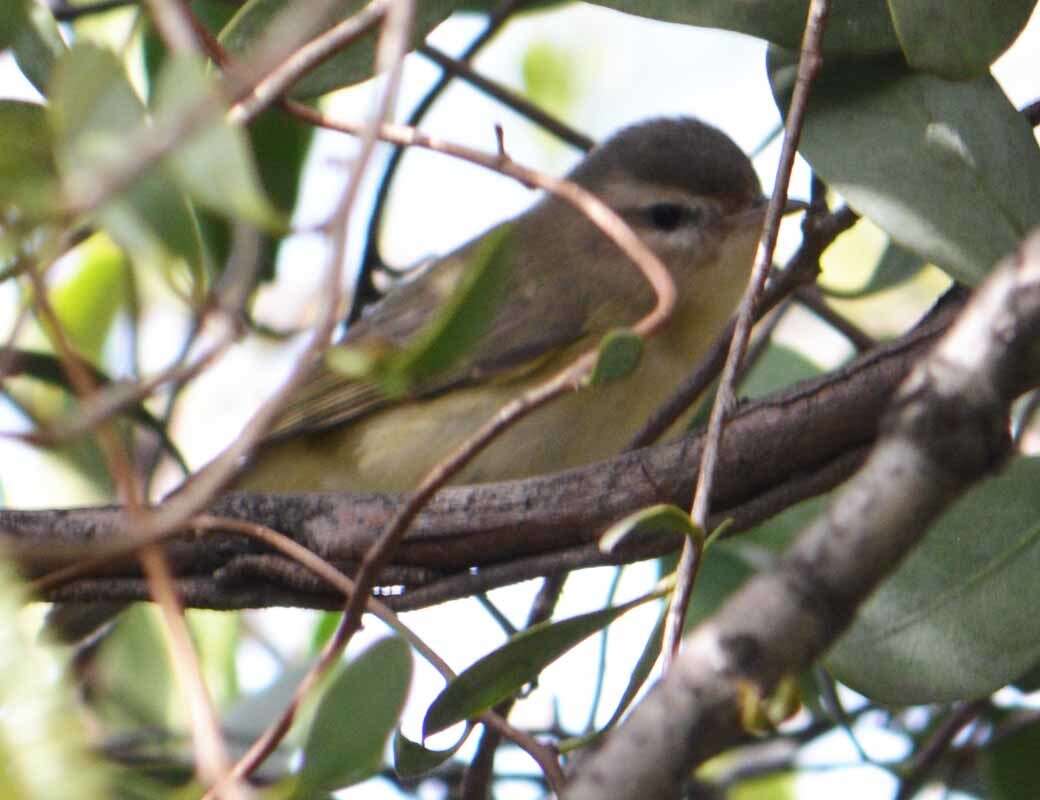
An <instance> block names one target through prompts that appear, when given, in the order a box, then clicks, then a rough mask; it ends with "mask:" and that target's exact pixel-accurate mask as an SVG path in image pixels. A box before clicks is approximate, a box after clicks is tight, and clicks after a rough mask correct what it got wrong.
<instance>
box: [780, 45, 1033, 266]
mask: <svg viewBox="0 0 1040 800" xmlns="http://www.w3.org/2000/svg"><path fill="white" fill-rule="evenodd" d="M769 61H770V65H769V66H770V80H771V81H772V83H773V92H774V95H775V96H776V97H777V98H778V103H779V104H780V105H781V106H785V105H786V104H787V102H788V98H789V90H790V86H791V79H792V77H793V71H792V67H791V63H792V62H791V58H790V55H789V54H786V53H780V52H778V51H776V50H772V51H771V52H770V59H769ZM800 152H801V153H802V154H803V155H804V156H805V157H806V158H807V159H808V161H809V163H810V164H811V165H812V167H813V169H815V170H817V171H818V172H819V173H820V175H821V176H822V177H823V179H824V180H825V181H827V183H828V184H829V185H830V186H831V188H833V189H834V190H835V191H837V192H838V193H840V194H841V195H843V196H844V197H845V198H846V199H847V200H848V201H849V204H850V205H851V206H852V207H853V208H855V209H856V210H857V211H859V212H860V213H862V214H864V215H865V216H867V217H869V218H870V219H871V220H872V221H873V222H875V223H876V224H877V225H878V226H879V227H881V228H882V229H884V230H885V231H886V232H887V233H888V234H889V236H891V237H892V239H894V240H895V241H896V242H898V243H899V244H901V245H903V246H905V247H908V248H910V249H911V250H913V251H914V252H916V253H918V254H919V255H921V256H922V257H924V258H925V259H927V260H928V261H930V262H932V263H934V264H936V265H937V266H939V267H940V268H942V269H944V270H945V271H946V272H948V273H949V274H950V275H951V276H953V277H954V278H956V279H958V280H960V281H963V282H965V283H968V284H971V285H974V284H976V283H978V282H979V281H980V280H981V279H982V278H983V277H984V276H985V275H986V274H988V272H989V270H990V269H991V267H992V266H993V264H994V263H995V262H996V261H997V260H998V259H999V258H1001V257H1002V256H1004V255H1006V254H1007V253H1008V252H1009V251H1010V250H1011V249H1012V248H1013V247H1014V246H1015V245H1016V244H1017V242H1018V241H1019V239H1021V238H1022V237H1023V236H1024V235H1025V233H1026V231H1028V230H1030V229H1031V228H1032V227H1033V226H1035V225H1036V224H1037V223H1038V222H1040V151H1038V149H1037V144H1036V140H1035V139H1034V138H1033V132H1032V129H1031V128H1030V127H1029V124H1028V123H1027V122H1026V121H1025V119H1024V118H1023V117H1022V115H1021V114H1019V113H1018V111H1017V110H1016V109H1015V107H1014V106H1013V105H1012V104H1011V103H1010V102H1009V101H1008V99H1007V97H1006V96H1005V95H1004V93H1003V91H1001V89H1000V87H999V86H998V85H997V83H996V81H995V80H994V79H993V78H992V77H991V76H989V75H986V76H984V77H981V78H978V79H976V80H973V81H969V82H958V83H955V82H952V81H946V80H943V79H941V78H936V77H934V76H931V75H925V74H921V73H913V72H910V71H908V70H907V69H906V68H905V67H904V66H901V65H900V64H898V63H896V62H878V61H875V62H852V63H834V64H830V65H828V66H827V67H826V68H825V69H824V70H823V72H822V73H821V75H820V77H819V78H818V79H817V81H816V82H815V83H814V84H813V91H812V94H811V97H810V100H809V107H808V110H807V113H806V120H805V129H804V130H803V132H802V142H801V148H800Z"/></svg>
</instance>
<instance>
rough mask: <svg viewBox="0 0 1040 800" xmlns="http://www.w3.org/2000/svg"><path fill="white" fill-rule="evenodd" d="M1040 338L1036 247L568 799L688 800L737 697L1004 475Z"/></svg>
mask: <svg viewBox="0 0 1040 800" xmlns="http://www.w3.org/2000/svg"><path fill="white" fill-rule="evenodd" d="M1038 334H1040V233H1034V234H1033V235H1032V237H1031V238H1029V239H1028V240H1027V241H1026V242H1025V243H1024V244H1023V245H1022V246H1021V248H1020V249H1019V250H1018V251H1017V252H1016V253H1014V254H1013V255H1012V256H1011V257H1009V258H1008V259H1007V260H1006V261H1004V262H1002V263H1001V264H1000V265H998V268H997V269H996V271H995V272H994V273H993V274H992V275H991V277H990V278H989V279H988V280H987V281H986V283H985V284H984V285H983V286H982V287H981V288H980V289H979V291H978V292H977V294H976V296H975V297H974V298H973V299H972V301H971V302H970V304H969V305H968V307H967V308H966V309H965V311H964V312H963V313H962V314H961V315H960V317H959V319H958V320H957V321H956V323H955V324H954V325H953V326H952V327H951V329H950V331H949V332H948V333H947V334H946V335H945V336H944V337H943V338H942V340H941V341H940V342H939V344H938V345H937V346H936V347H935V349H934V350H933V351H932V352H931V354H930V355H929V356H928V358H926V359H925V360H923V361H922V362H921V363H920V364H918V365H917V366H916V367H915V368H914V370H913V371H912V372H911V373H910V375H909V376H908V377H907V379H906V380H905V381H904V382H903V384H902V385H901V387H900V389H899V392H898V394H897V395H896V397H895V400H894V402H893V404H892V407H891V409H890V410H889V412H888V414H887V416H886V419H885V423H884V428H883V430H884V435H883V437H882V438H881V439H880V440H879V441H878V443H877V445H876V446H875V448H874V450H873V452H872V453H871V455H870V457H869V458H868V460H867V462H866V464H865V465H864V466H863V468H862V469H861V470H860V471H859V472H858V473H857V474H856V475H855V476H854V477H853V478H852V480H850V481H849V482H848V483H847V484H846V485H845V487H844V488H843V489H842V490H841V492H840V493H839V494H838V495H837V496H836V497H835V498H834V501H833V502H832V504H831V506H830V508H829V510H828V511H827V512H826V513H825V514H823V515H822V516H821V517H820V518H819V519H818V520H817V521H816V522H815V523H814V524H813V525H812V526H810V527H809V528H808V529H807V530H806V531H805V532H804V533H803V534H802V535H801V536H800V537H799V538H798V540H797V541H796V542H795V543H794V545H792V547H791V548H790V549H789V550H788V552H787V554H786V555H785V556H784V558H783V560H782V561H781V562H780V564H779V565H778V566H777V567H776V568H775V569H773V570H771V571H769V572H764V573H761V574H759V575H758V576H756V577H755V578H753V579H752V580H750V581H749V582H748V583H747V584H746V585H745V586H744V588H742V589H741V590H740V591H739V592H737V593H736V594H735V595H734V596H733V597H732V598H731V599H730V601H729V602H728V603H727V604H726V605H725V606H724V607H723V609H722V610H721V611H720V612H719V613H718V614H716V615H715V616H714V617H713V618H712V619H710V620H709V621H708V622H706V623H704V624H703V625H701V626H700V627H698V628H697V629H696V630H695V631H694V632H693V633H692V634H690V636H688V637H687V640H686V643H685V648H684V650H683V651H682V654H681V655H680V657H679V658H678V659H677V660H676V661H675V663H674V666H673V668H672V669H671V670H670V671H669V672H668V674H667V675H666V676H665V677H664V678H663V679H662V680H661V681H660V682H659V683H658V684H657V685H656V686H655V687H654V689H653V690H652V691H651V692H650V694H648V695H647V697H646V699H645V700H644V701H643V702H642V703H641V704H640V705H639V706H638V707H637V708H636V709H635V710H634V711H633V713H632V715H631V716H630V717H629V719H628V720H627V721H626V722H625V723H624V724H623V725H622V726H621V727H620V728H618V729H617V730H616V731H615V732H614V733H613V734H612V735H611V736H610V737H609V738H608V739H607V741H606V743H605V745H604V747H603V748H602V749H601V750H600V751H599V752H598V753H596V754H595V755H593V756H592V757H590V758H589V759H588V760H587V761H585V762H583V763H582V764H581V765H580V766H579V768H578V771H577V774H576V775H575V778H574V780H573V782H572V783H571V785H570V787H569V790H568V791H567V792H566V793H565V797H567V798H592V797H595V798H597V800H600V799H601V798H640V799H641V798H645V797H654V798H670V797H677V796H678V791H679V787H680V785H681V783H682V780H683V777H684V776H686V775H688V774H689V772H690V770H691V769H693V768H695V767H696V766H697V765H699V764H701V763H703V762H704V761H705V760H706V759H708V758H710V757H711V756H713V755H715V754H717V753H719V752H721V751H722V750H724V749H726V748H727V747H729V746H731V745H732V744H733V743H734V742H736V741H738V740H739V739H740V737H742V736H743V735H744V731H743V729H742V727H741V723H740V718H741V714H740V697H741V696H743V697H745V698H746V697H747V696H748V695H749V690H751V692H750V693H758V694H760V695H766V694H768V693H769V692H771V691H772V690H773V689H774V687H775V686H776V685H777V682H778V681H779V680H780V679H781V678H782V677H783V676H784V675H786V674H791V673H794V672H797V671H798V670H801V669H803V668H805V667H806V666H807V665H809V664H810V663H812V661H813V660H814V659H816V658H817V657H819V656H820V655H821V654H822V653H823V651H824V650H825V649H826V648H827V647H828V646H829V645H830V644H831V643H833V642H834V641H835V640H836V639H837V638H838V636H839V635H840V634H841V633H842V632H843V631H844V630H845V628H846V627H847V626H848V625H849V623H850V622H851V620H852V618H853V616H854V614H855V612H856V609H857V607H858V606H859V605H860V603H862V602H863V600H865V599H866V597H867V596H868V595H869V594H870V593H871V592H872V591H873V590H874V589H875V588H876V587H877V585H878V584H879V583H880V582H881V581H882V580H883V579H884V578H885V576H887V575H888V574H889V573H890V572H892V570H893V569H895V567H896V566H897V564H898V563H899V562H900V560H901V559H902V558H903V557H904V556H906V554H907V553H909V552H910V550H911V549H913V547H914V546H915V545H916V544H917V542H918V541H920V540H921V538H922V537H923V536H924V534H925V532H926V531H927V530H928V526H929V524H930V523H931V522H932V521H934V520H935V519H936V518H937V517H938V516H939V514H940V513H941V512H942V511H943V510H944V509H946V508H947V507H948V506H949V504H950V503H951V502H952V501H953V500H954V499H955V498H956V497H958V496H959V495H960V494H961V493H962V492H963V491H964V490H965V489H966V488H968V487H969V486H970V485H971V484H972V483H974V482H975V481H977V480H979V479H981V478H983V477H985V476H987V475H989V474H990V473H991V472H992V471H993V470H995V469H997V468H998V467H999V466H1000V465H1001V464H1002V463H1003V461H1004V460H1005V458H1006V456H1007V455H1008V453H1009V452H1010V437H1009V435H1008V415H1009V411H1010V407H1011V403H1012V401H1013V400H1014V399H1015V397H1016V396H1017V395H1018V394H1019V393H1020V392H1021V391H1023V389H1024V388H1026V387H1028V386H1031V385H1034V384H1035V382H1036V381H1037V378H1038V373H1040V369H1038V359H1037V357H1036V356H1037V354H1036V352H1035V340H1036V337H1037V335H1038Z"/></svg>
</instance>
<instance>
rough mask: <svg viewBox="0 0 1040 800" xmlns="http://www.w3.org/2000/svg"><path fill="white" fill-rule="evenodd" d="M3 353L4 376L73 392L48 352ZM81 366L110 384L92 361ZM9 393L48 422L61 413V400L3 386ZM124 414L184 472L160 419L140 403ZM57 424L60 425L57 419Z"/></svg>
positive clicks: (184, 465)
mask: <svg viewBox="0 0 1040 800" xmlns="http://www.w3.org/2000/svg"><path fill="white" fill-rule="evenodd" d="M0 352H2V353H3V357H4V358H5V360H6V366H7V375H8V376H10V377H14V376H22V375H24V376H26V377H29V378H33V379H35V380H38V381H41V382H42V383H45V384H47V385H49V386H54V387H57V388H59V389H62V390H64V392H65V394H66V395H67V396H73V395H75V390H74V387H73V386H72V385H71V384H70V383H69V378H68V374H67V371H66V370H65V367H64V366H63V365H62V362H61V359H60V358H58V357H57V356H55V355H52V354H50V353H39V352H34V351H31V350H12V349H5V350H3V351H0ZM80 366H81V368H82V369H84V370H86V371H87V373H88V374H89V376H90V379H91V380H92V381H93V382H94V383H95V384H96V385H97V386H99V387H102V388H104V387H105V386H109V385H111V384H112V381H111V379H110V378H109V377H108V376H107V375H105V373H103V372H101V371H100V370H98V369H97V368H95V367H94V366H93V365H92V364H90V363H89V362H86V361H82V362H81V364H80ZM5 388H6V389H7V391H8V393H9V394H10V395H11V396H12V397H14V398H15V399H16V400H17V401H18V403H19V405H22V406H26V407H30V410H31V411H32V412H34V413H33V415H32V416H34V417H35V418H39V417H43V416H45V417H47V418H48V419H47V421H48V422H54V420H53V419H50V418H51V417H54V416H56V415H58V414H60V413H61V412H62V409H63V408H64V405H65V404H64V403H62V404H61V405H60V406H59V405H58V404H56V403H55V402H53V398H50V397H45V398H43V400H42V402H39V401H38V398H36V397H35V396H34V395H33V394H32V393H25V392H23V391H21V390H20V389H14V390H13V389H12V387H11V386H7V387H5ZM125 414H126V416H127V417H128V418H129V419H131V420H132V421H134V422H135V423H137V424H139V425H142V426H144V427H145V428H147V429H148V430H150V431H151V432H152V433H154V434H155V435H156V436H157V437H158V438H159V442H160V443H161V444H162V446H163V449H164V450H165V451H166V452H167V453H168V454H169V455H170V456H171V457H172V458H173V459H174V460H175V461H176V462H177V465H178V466H179V467H180V468H181V469H183V470H184V472H185V474H187V473H189V472H190V471H191V470H190V469H189V468H188V465H187V463H186V462H185V461H184V458H183V456H182V455H181V453H180V451H179V450H178V449H177V447H176V446H175V445H174V443H173V441H172V440H171V439H170V438H169V436H168V435H167V433H166V428H165V426H164V425H163V424H162V422H161V421H160V420H159V419H158V418H156V417H155V416H154V415H152V413H151V412H150V411H149V410H148V408H147V407H146V406H145V405H144V404H142V403H133V404H131V405H129V407H128V408H127V410H126V411H125ZM58 427H59V428H60V427H61V424H60V421H59V422H58Z"/></svg>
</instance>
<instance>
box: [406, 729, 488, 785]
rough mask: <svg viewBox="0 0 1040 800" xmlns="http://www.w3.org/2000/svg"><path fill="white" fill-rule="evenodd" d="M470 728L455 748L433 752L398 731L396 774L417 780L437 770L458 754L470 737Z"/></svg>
mask: <svg viewBox="0 0 1040 800" xmlns="http://www.w3.org/2000/svg"><path fill="white" fill-rule="evenodd" d="M469 730H470V729H469V728H467V729H466V732H465V733H463V734H462V736H460V737H459V740H458V742H456V743H455V745H454V747H449V748H448V749H447V750H431V749H430V748H429V747H423V746H422V745H421V744H419V743H418V742H413V741H412V740H411V739H409V738H408V737H407V736H405V735H404V734H403V733H401V730H400V729H398V730H397V732H396V733H395V734H394V772H396V773H397V774H398V775H399V776H400V777H402V778H406V779H407V778H417V777H419V776H420V775H425V774H426V773H427V772H430V771H432V770H435V769H437V767H439V766H440V765H441V764H443V763H444V762H445V761H447V760H448V759H449V758H451V757H452V756H453V755H455V753H457V752H458V750H459V748H460V747H462V745H463V744H464V743H465V741H466V737H467V736H469Z"/></svg>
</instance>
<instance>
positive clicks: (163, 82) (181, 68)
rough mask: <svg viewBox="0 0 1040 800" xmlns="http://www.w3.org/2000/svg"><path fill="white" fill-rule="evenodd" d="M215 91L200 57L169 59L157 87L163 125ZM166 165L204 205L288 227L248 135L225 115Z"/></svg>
mask: <svg viewBox="0 0 1040 800" xmlns="http://www.w3.org/2000/svg"><path fill="white" fill-rule="evenodd" d="M214 90H215V87H214V86H213V81H212V80H211V79H210V77H209V76H208V75H207V74H206V69H205V66H204V64H203V62H202V61H201V60H200V59H197V58H195V57H192V56H178V57H176V58H172V59H170V60H169V61H168V62H167V63H166V65H165V66H164V67H163V69H162V71H161V73H160V74H159V80H158V83H157V85H156V90H155V97H156V100H155V114H156V118H157V120H158V122H159V124H168V123H169V122H171V121H172V120H174V119H176V118H177V117H179V116H180V115H181V114H183V113H185V112H187V111H188V110H189V109H191V108H192V107H194V106H195V105H196V104H197V103H198V102H199V98H202V97H206V96H207V95H210V94H212V93H213V92H214ZM167 163H168V165H169V168H170V172H171V174H172V175H173V177H174V179H175V180H176V181H177V183H178V184H179V185H180V187H181V188H182V189H183V190H184V191H185V192H186V193H187V194H188V196H189V197H191V198H192V199H194V200H195V201H196V202H198V203H199V204H200V205H202V206H205V207H206V208H210V209H213V210H214V211H218V212H220V213H223V214H226V215H228V216H230V217H236V218H240V219H244V220H248V221H249V222H252V223H254V224H256V225H258V226H260V227H264V228H268V229H274V230H277V229H281V228H284V225H285V223H284V221H283V220H282V219H281V217H280V215H279V214H278V212H277V211H275V209H274V207H273V206H272V205H271V204H270V202H269V201H268V199H267V197H266V196H265V194H264V190H263V188H262V187H261V186H260V179H259V177H258V176H257V171H256V165H255V164H254V163H253V154H252V152H251V151H250V149H249V141H248V138H247V137H246V135H245V133H244V132H243V131H242V129H241V128H236V127H233V126H232V125H230V124H229V123H228V122H227V121H226V120H225V119H223V118H222V117H221V118H218V119H217V120H215V121H214V123H213V124H212V125H209V126H207V127H205V128H204V129H203V130H201V131H199V132H196V133H194V134H193V135H192V136H190V137H189V138H188V139H187V140H186V141H184V142H182V143H181V144H180V145H179V146H178V147H177V148H176V149H175V150H174V151H173V153H172V154H171V155H170V156H169V157H168V159H167Z"/></svg>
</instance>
